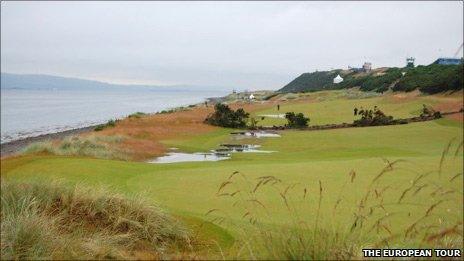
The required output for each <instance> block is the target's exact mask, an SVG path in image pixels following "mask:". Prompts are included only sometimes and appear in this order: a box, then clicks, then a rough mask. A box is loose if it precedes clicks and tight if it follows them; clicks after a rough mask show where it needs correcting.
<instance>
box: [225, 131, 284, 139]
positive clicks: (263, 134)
mask: <svg viewBox="0 0 464 261" xmlns="http://www.w3.org/2000/svg"><path fill="white" fill-rule="evenodd" d="M232 134H233V137H234V138H235V139H242V138H279V137H280V134H278V133H277V132H269V131H246V132H233V133H232Z"/></svg>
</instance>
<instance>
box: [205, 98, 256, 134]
mask: <svg viewBox="0 0 464 261" xmlns="http://www.w3.org/2000/svg"><path fill="white" fill-rule="evenodd" d="M249 116H250V114H249V113H247V112H245V111H244V110H243V109H242V108H240V109H237V110H236V111H234V110H232V109H231V108H229V106H227V105H226V104H222V103H217V104H216V105H215V106H214V113H213V114H211V115H209V116H208V117H207V118H206V119H205V122H206V123H208V124H211V125H215V126H221V127H227V128H244V127H246V120H247V119H248V117H249Z"/></svg>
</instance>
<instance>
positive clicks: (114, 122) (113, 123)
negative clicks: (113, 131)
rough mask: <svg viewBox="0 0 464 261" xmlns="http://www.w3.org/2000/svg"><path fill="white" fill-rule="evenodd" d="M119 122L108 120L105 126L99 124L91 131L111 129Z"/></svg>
mask: <svg viewBox="0 0 464 261" xmlns="http://www.w3.org/2000/svg"><path fill="white" fill-rule="evenodd" d="M118 121H119V120H113V119H111V120H109V121H108V122H107V123H105V124H100V125H97V127H95V129H93V130H94V131H102V130H104V129H106V128H112V127H115V126H116V122H118Z"/></svg>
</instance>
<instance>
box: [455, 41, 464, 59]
mask: <svg viewBox="0 0 464 261" xmlns="http://www.w3.org/2000/svg"><path fill="white" fill-rule="evenodd" d="M463 46H464V43H462V44H461V46H459V48H458V50H457V51H456V52H455V53H454V56H453V58H457V57H458V54H459V51H461V50H462V47H463Z"/></svg>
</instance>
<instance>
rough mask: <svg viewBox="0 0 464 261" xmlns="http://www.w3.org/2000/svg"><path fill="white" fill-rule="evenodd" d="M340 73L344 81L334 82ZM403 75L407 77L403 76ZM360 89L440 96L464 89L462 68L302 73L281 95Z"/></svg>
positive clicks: (431, 67) (283, 89)
mask: <svg viewBox="0 0 464 261" xmlns="http://www.w3.org/2000/svg"><path fill="white" fill-rule="evenodd" d="M337 74H340V75H341V76H342V77H343V78H344V81H343V82H341V83H338V84H334V83H333V78H335V77H336V76H337ZM403 74H404V75H403ZM353 87H360V89H361V90H363V91H376V92H384V91H387V90H389V89H391V90H393V91H413V90H415V89H419V90H420V91H422V92H425V93H438V92H444V91H449V90H460V89H463V65H462V64H461V65H439V64H431V65H427V66H417V67H415V68H378V69H375V70H372V71H371V72H368V73H366V72H355V71H351V70H332V71H321V72H313V73H303V74H302V75H300V76H299V77H297V78H296V79H294V80H293V81H291V82H290V83H289V84H287V85H285V86H284V87H283V88H281V89H280V90H279V92H283V93H286V92H310V91H318V90H327V89H346V88H353Z"/></svg>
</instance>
